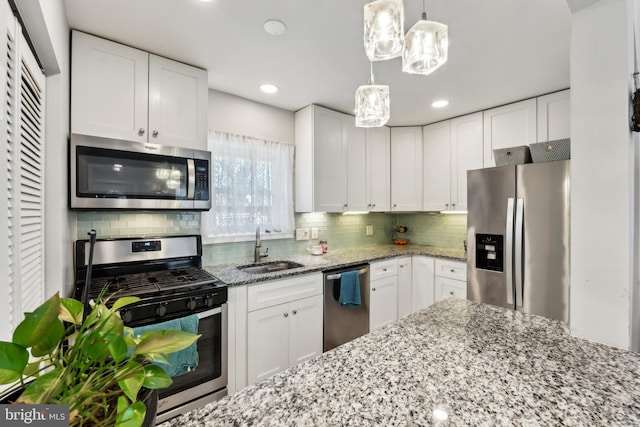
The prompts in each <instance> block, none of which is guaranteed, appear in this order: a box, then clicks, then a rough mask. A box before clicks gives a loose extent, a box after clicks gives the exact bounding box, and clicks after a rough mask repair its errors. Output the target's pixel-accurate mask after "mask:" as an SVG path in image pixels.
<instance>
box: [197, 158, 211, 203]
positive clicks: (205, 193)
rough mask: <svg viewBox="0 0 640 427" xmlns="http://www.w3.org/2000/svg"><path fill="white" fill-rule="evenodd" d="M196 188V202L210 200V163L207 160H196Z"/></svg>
mask: <svg viewBox="0 0 640 427" xmlns="http://www.w3.org/2000/svg"><path fill="white" fill-rule="evenodd" d="M195 167H196V188H195V194H194V199H195V200H209V162H208V161H207V160H198V159H196V160H195Z"/></svg>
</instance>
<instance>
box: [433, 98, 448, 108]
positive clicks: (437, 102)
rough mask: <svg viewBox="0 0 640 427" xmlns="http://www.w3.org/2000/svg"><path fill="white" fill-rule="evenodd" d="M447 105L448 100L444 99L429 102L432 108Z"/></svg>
mask: <svg viewBox="0 0 640 427" xmlns="http://www.w3.org/2000/svg"><path fill="white" fill-rule="evenodd" d="M447 105H449V101H447V100H446V99H440V100H438V101H434V102H433V104H431V106H432V107H433V108H442V107H446V106H447Z"/></svg>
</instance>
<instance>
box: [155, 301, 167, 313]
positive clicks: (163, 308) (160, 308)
mask: <svg viewBox="0 0 640 427" xmlns="http://www.w3.org/2000/svg"><path fill="white" fill-rule="evenodd" d="M166 313H167V306H166V305H164V304H163V305H159V306H157V307H156V314H157V315H158V316H164V315H165V314H166Z"/></svg>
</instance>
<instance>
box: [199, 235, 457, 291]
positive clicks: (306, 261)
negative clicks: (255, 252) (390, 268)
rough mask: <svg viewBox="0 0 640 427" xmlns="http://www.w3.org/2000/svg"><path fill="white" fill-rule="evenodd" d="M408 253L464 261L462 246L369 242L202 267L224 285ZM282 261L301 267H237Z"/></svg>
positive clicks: (315, 270) (276, 277)
mask: <svg viewBox="0 0 640 427" xmlns="http://www.w3.org/2000/svg"><path fill="white" fill-rule="evenodd" d="M410 255H425V256H431V257H435V258H445V259H451V260H457V261H466V259H467V255H466V253H465V251H464V249H451V248H439V247H435V246H422V245H372V246H364V247H357V248H352V249H339V250H329V251H328V252H327V253H326V254H324V255H319V256H314V255H307V254H304V255H291V256H287V257H271V256H269V257H268V258H266V259H263V260H261V261H260V262H258V263H250V262H248V263H245V264H220V265H212V266H205V267H204V268H205V269H206V270H207V271H208V272H209V273H211V274H213V275H214V276H216V277H217V278H218V279H220V280H222V281H223V282H225V283H226V284H227V285H229V286H238V285H246V284H249V283H257V282H263V281H266V280H275V279H282V278H286V277H292V276H296V275H300V274H307V273H313V272H317V271H325V270H331V269H336V268H343V267H350V266H352V265H356V264H362V263H366V262H372V261H380V260H384V259H389V258H394V257H399V256H410ZM283 260H286V261H293V262H297V263H299V264H302V265H303V267H298V268H292V269H289V270H280V271H275V272H271V273H265V274H248V273H245V272H242V271H240V270H238V268H237V267H238V266H242V265H261V264H264V263H268V262H275V261H283Z"/></svg>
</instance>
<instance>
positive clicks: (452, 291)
mask: <svg viewBox="0 0 640 427" xmlns="http://www.w3.org/2000/svg"><path fill="white" fill-rule="evenodd" d="M435 268H436V276H435V300H436V301H440V300H443V299H445V298H451V297H454V298H462V299H467V264H466V263H464V262H459V261H449V260H440V259H438V260H436V263H435Z"/></svg>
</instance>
